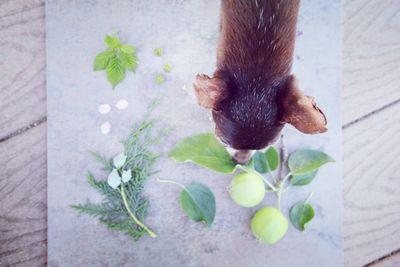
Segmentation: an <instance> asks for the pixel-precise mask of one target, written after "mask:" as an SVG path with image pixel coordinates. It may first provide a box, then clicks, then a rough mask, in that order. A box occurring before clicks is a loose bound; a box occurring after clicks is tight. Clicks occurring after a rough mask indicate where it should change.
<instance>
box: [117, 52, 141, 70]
mask: <svg viewBox="0 0 400 267" xmlns="http://www.w3.org/2000/svg"><path fill="white" fill-rule="evenodd" d="M121 64H122V66H123V67H124V68H126V69H127V70H131V71H135V70H136V68H137V57H136V54H128V53H125V52H121Z"/></svg>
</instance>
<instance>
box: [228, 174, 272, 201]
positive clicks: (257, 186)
mask: <svg viewBox="0 0 400 267" xmlns="http://www.w3.org/2000/svg"><path fill="white" fill-rule="evenodd" d="M229 194H230V195H231V197H232V199H233V201H235V202H236V203H237V204H238V205H240V206H242V207H247V208H249V207H254V206H257V205H258V204H260V203H261V201H262V200H263V199H264V196H265V184H264V181H263V179H262V177H261V176H260V175H257V174H255V173H248V172H242V173H239V174H237V175H235V176H234V177H233V178H232V181H231V185H230V189H229Z"/></svg>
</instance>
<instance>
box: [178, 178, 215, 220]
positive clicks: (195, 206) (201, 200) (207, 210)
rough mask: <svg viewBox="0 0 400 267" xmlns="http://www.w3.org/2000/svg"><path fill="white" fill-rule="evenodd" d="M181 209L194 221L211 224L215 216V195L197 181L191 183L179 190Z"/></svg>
mask: <svg viewBox="0 0 400 267" xmlns="http://www.w3.org/2000/svg"><path fill="white" fill-rule="evenodd" d="M180 202H181V207H182V209H183V210H184V211H185V212H186V214H187V215H188V216H189V218H191V219H192V220H193V221H195V222H200V221H203V222H205V223H206V224H207V225H208V226H211V224H212V222H213V221H214V217H215V210H216V204H215V197H214V194H213V193H212V192H211V190H210V189H209V188H208V187H206V186H204V185H202V184H199V183H191V184H190V185H188V186H185V187H184V189H183V190H182V191H181V196H180Z"/></svg>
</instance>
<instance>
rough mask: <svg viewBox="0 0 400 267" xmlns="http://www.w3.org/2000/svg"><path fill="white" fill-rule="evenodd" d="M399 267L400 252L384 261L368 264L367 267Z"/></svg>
mask: <svg viewBox="0 0 400 267" xmlns="http://www.w3.org/2000/svg"><path fill="white" fill-rule="evenodd" d="M398 266H400V251H399V252H397V253H394V254H393V255H389V256H388V257H385V258H384V259H381V260H377V261H376V262H373V263H372V264H369V265H368V266H367V267H398Z"/></svg>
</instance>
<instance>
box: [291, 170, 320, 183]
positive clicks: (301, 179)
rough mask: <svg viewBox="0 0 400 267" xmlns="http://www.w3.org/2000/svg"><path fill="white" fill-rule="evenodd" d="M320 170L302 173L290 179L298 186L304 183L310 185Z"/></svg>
mask: <svg viewBox="0 0 400 267" xmlns="http://www.w3.org/2000/svg"><path fill="white" fill-rule="evenodd" d="M317 172H318V170H315V171H313V172H310V173H306V174H302V175H294V176H292V178H291V179H290V182H291V184H292V185H296V186H302V185H308V184H310V183H311V182H312V180H314V178H315V176H317Z"/></svg>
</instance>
